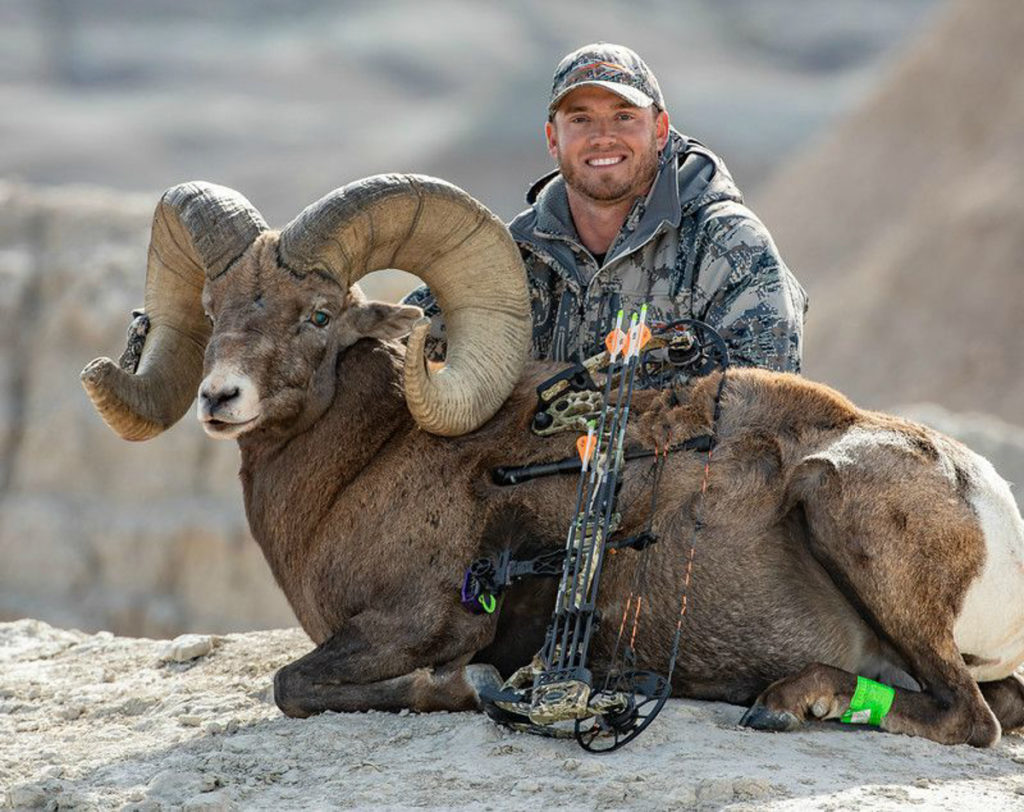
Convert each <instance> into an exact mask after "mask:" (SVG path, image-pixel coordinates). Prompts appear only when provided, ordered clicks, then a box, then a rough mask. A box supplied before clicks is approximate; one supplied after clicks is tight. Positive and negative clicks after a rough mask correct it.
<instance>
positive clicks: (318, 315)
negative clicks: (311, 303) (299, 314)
mask: <svg viewBox="0 0 1024 812" xmlns="http://www.w3.org/2000/svg"><path fill="white" fill-rule="evenodd" d="M309 320H310V321H311V322H313V324H315V325H316V326H317V327H326V326H327V323H328V322H329V321H330V320H331V314H330V313H328V312H327V311H325V310H314V311H313V315H312V316H310V317H309Z"/></svg>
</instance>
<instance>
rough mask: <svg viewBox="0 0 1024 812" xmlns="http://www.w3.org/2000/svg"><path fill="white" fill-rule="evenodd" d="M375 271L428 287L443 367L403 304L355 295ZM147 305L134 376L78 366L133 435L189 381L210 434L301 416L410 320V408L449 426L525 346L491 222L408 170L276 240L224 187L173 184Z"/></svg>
mask: <svg viewBox="0 0 1024 812" xmlns="http://www.w3.org/2000/svg"><path fill="white" fill-rule="evenodd" d="M381 268H401V269H403V270H407V271H410V272H412V273H415V274H417V275H419V276H420V277H421V278H423V279H424V281H426V282H427V284H429V285H430V286H431V289H432V290H433V291H434V293H435V295H436V297H437V300H438V303H439V305H440V306H441V309H442V311H443V312H444V314H445V319H446V322H447V329H448V354H447V363H446V365H445V367H444V368H443V369H441V370H439V371H437V372H432V371H428V369H427V367H426V365H425V362H424V360H423V343H424V339H425V338H426V333H427V324H426V320H425V319H420V318H419V316H420V313H419V311H418V310H417V309H416V308H402V307H398V306H394V305H386V304H383V303H372V302H366V301H365V300H364V299H363V298H362V295H361V294H360V293H359V289H358V287H356V286H355V283H356V282H357V280H359V279H360V278H361V277H362V276H363V275H365V274H366V273H369V272H370V271H374V270H378V269H381ZM146 310H147V312H148V314H149V316H150V321H151V325H152V326H151V330H150V335H149V337H148V338H147V341H146V346H145V348H144V350H143V354H142V358H141V360H140V363H139V368H138V371H137V373H136V374H135V375H131V374H128V373H126V372H124V371H123V370H121V369H119V368H118V367H117V365H116V364H115V363H114V362H113V361H111V360H110V359H107V358H101V359H97V360H96V361H93V362H92V363H91V364H89V365H88V366H87V367H86V368H85V370H83V372H82V382H83V385H84V386H85V388H86V391H87V392H88V393H89V396H90V397H91V398H92V400H93V403H94V404H95V406H96V408H97V410H98V411H99V412H100V414H101V416H102V417H103V418H104V420H105V421H106V422H107V424H108V425H110V427H111V428H112V429H114V431H115V432H117V433H118V434H120V435H121V436H122V437H124V438H125V439H132V440H143V439H148V438H149V437H152V436H155V435H156V434H158V433H159V432H161V431H163V430H164V429H166V428H167V427H169V426H170V425H172V424H173V423H174V422H176V421H177V420H178V419H179V418H180V417H181V416H182V414H184V412H185V411H186V410H187V409H188V406H189V404H190V403H191V402H192V399H193V398H194V397H195V394H196V389H197V387H198V388H199V395H200V399H199V416H200V419H201V420H202V421H203V422H204V426H205V427H206V429H207V431H208V432H209V433H211V434H213V435H214V436H223V437H237V436H240V435H241V434H243V433H245V432H246V431H249V430H251V429H255V428H257V427H258V426H261V425H262V426H267V425H271V424H272V423H273V424H283V423H287V422H288V421H294V420H298V419H301V418H302V417H309V415H310V414H311V413H312V412H315V411H316V410H317V409H318V408H321V409H322V407H323V405H325V403H326V401H328V400H329V399H330V396H331V395H332V394H333V389H332V387H333V386H334V380H333V369H334V364H333V360H334V358H336V357H337V353H338V352H340V351H341V350H343V349H344V348H345V347H346V346H349V345H350V344H352V343H354V342H355V341H357V340H358V339H359V338H361V337H363V336H375V337H383V338H390V337H397V336H399V335H404V334H405V333H406V332H408V331H409V329H410V327H411V328H412V332H411V335H410V338H409V345H408V351H407V353H406V361H405V385H406V401H407V403H408V405H409V410H410V412H411V413H412V415H413V417H414V418H415V419H416V421H417V422H418V423H419V424H420V426H422V427H423V428H424V429H426V430H427V431H431V432H434V433H437V434H448V435H454V434H462V433H465V432H468V431H472V430H473V429H475V428H476V427H478V426H479V425H481V424H482V423H483V422H484V421H486V420H487V419H488V418H490V416H491V415H493V414H494V412H495V411H497V409H498V408H499V407H500V406H501V403H502V402H503V401H504V399H505V398H506V397H507V396H508V393H509V392H510V391H511V388H512V386H513V385H514V384H515V381H516V379H517V378H518V375H519V372H520V371H521V369H522V364H523V362H524V360H525V357H526V348H527V345H528V341H529V317H528V312H529V311H528V299H527V293H526V281H525V275H524V273H523V268H522V262H521V260H520V258H519V253H518V250H517V249H516V247H515V244H514V242H513V241H512V239H511V237H510V236H509V234H508V232H507V231H506V230H505V228H504V226H503V225H502V224H501V223H500V221H498V220H497V219H496V218H495V217H494V216H493V215H492V214H490V212H488V211H487V210H486V209H485V208H483V207H482V206H481V205H480V204H479V203H477V202H476V201H474V200H473V199H472V198H470V197H469V196H468V195H466V194H465V193H464V192H462V191H461V190H459V189H457V188H455V187H454V186H451V185H450V184H447V183H445V182H444V181H438V180H435V179H433V178H424V177H418V176H378V177H374V178H368V179H366V180H364V181H360V182H358V183H354V184H351V185H350V186H347V187H344V188H343V189H339V190H336V191H335V192H332V193H331V194H329V195H327V196H326V197H324V198H323V199H322V200H320V201H318V202H317V203H314V204H313V205H312V206H309V207H308V208H307V209H306V210H305V211H303V212H302V214H300V215H299V216H298V217H297V218H296V219H295V220H293V221H292V223H290V224H289V225H288V226H287V227H286V228H285V229H284V230H282V232H281V233H280V235H278V234H276V233H273V232H270V231H268V230H267V227H266V224H265V223H264V222H263V219H262V218H261V217H260V215H259V213H258V212H257V211H256V210H255V209H254V208H253V207H252V206H251V205H250V204H249V202H248V201H247V200H245V199H244V198H243V197H242V196H241V195H239V194H238V193H237V192H234V191H232V190H230V189H225V188H223V187H219V186H214V185H212V184H206V183H189V184H183V185H181V186H177V187H174V188H172V189H170V190H168V192H167V193H165V195H164V196H163V198H162V199H161V201H160V204H159V205H158V206H157V211H156V214H155V216H154V221H153V237H152V240H151V243H150V252H149V270H148V273H147V278H146ZM207 314H209V318H208V317H207ZM211 326H212V329H211ZM211 333H212V335H211ZM204 359H205V360H204ZM243 384H244V386H243ZM236 388H237V390H238V391H237V392H234V391H233V390H234V389H236Z"/></svg>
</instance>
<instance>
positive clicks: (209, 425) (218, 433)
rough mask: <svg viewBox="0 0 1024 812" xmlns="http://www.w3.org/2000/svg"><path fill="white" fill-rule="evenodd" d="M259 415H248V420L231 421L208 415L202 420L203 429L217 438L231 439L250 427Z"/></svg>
mask: <svg viewBox="0 0 1024 812" xmlns="http://www.w3.org/2000/svg"><path fill="white" fill-rule="evenodd" d="M258 419H259V417H258V416H257V417H250V418H249V419H248V420H240V421H238V422H232V421H230V420H218V419H217V418H215V417H208V418H206V419H205V420H203V421H202V423H203V431H205V432H206V433H207V434H209V435H210V436H211V437H215V438H217V439H218V440H221V439H222V440H231V439H233V438H235V437H237V436H238V435H240V434H242V433H243V432H245V431H248V430H249V429H250V428H252V426H253V424H254V423H255V422H256V421H257V420H258Z"/></svg>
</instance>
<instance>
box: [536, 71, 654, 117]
mask: <svg viewBox="0 0 1024 812" xmlns="http://www.w3.org/2000/svg"><path fill="white" fill-rule="evenodd" d="M581 87H600V88H603V89H605V90H608V91H610V92H612V93H614V94H615V95H616V96H618V97H619V98H621V99H625V100H626V101H628V102H629V103H630V104H632V105H633V106H634V107H650V106H651V105H652V104H654V99H652V98H651V97H650V96H648V95H647V94H646V93H644V92H642V91H640V90H637V89H636V88H635V87H630V86H629V85H623V84H619V83H618V82H602V81H600V80H597V79H594V80H591V81H587V82H577V83H576V84H574V85H570V86H569V87H567V88H566V89H565V90H563V91H562V92H561V93H559V94H557V95H556V96H555V97H554V98H553V99H552V100H551V103H550V104H549V105H548V112H549V113H553V112H555V108H556V107H558V105H559V104H561V102H562V99H564V98H565V97H566V96H568V95H569V94H570V93H572V92H573V91H574V90H578V89H579V88H581Z"/></svg>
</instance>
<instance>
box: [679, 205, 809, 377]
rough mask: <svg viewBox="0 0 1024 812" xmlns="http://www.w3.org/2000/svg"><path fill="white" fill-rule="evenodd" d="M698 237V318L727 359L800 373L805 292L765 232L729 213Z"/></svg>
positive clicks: (750, 217)
mask: <svg viewBox="0 0 1024 812" xmlns="http://www.w3.org/2000/svg"><path fill="white" fill-rule="evenodd" d="M701 236H702V237H703V239H702V243H703V250H702V251H701V254H700V255H699V256H698V259H697V262H698V269H697V285H698V287H699V289H700V291H699V292H700V294H701V298H702V299H703V300H704V302H705V303H706V305H705V306H704V307H702V308H701V309H700V311H699V312H701V313H702V315H701V316H700V318H701V319H702V320H703V321H706V322H707V323H708V324H710V325H711V326H712V327H714V328H715V329H716V330H717V331H718V332H719V334H720V335H721V336H722V338H723V339H725V342H726V344H727V345H728V347H729V356H730V361H731V362H732V363H733V364H737V365H740V366H756V367H763V368H765V369H773V370H778V371H781V372H800V363H801V358H802V354H803V326H804V313H805V312H806V310H807V294H806V293H805V292H804V289H803V288H802V287H801V285H800V283H799V282H797V280H796V277H794V276H793V274H792V273H791V272H790V271H789V269H788V268H787V267H786V265H785V263H784V262H783V261H782V258H781V257H780V256H779V252H778V249H777V248H776V247H775V243H774V242H773V241H772V238H771V235H770V234H769V233H768V230H767V229H766V228H765V227H764V225H763V224H762V223H761V222H760V220H758V219H757V218H756V217H754V216H753V215H752V214H749V215H728V216H719V217H712V218H710V219H709V220H706V221H705V223H704V233H703V234H702V235H701Z"/></svg>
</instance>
